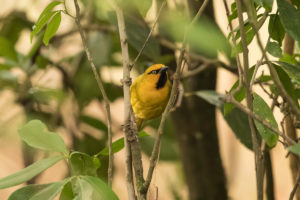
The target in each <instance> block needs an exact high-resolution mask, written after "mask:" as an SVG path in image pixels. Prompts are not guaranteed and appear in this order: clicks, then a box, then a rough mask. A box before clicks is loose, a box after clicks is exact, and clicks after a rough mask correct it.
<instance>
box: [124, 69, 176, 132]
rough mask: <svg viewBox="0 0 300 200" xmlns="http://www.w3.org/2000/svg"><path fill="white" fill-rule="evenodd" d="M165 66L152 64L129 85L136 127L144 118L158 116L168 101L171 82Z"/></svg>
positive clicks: (139, 125) (139, 126)
mask: <svg viewBox="0 0 300 200" xmlns="http://www.w3.org/2000/svg"><path fill="white" fill-rule="evenodd" d="M167 68H168V67H166V66H164V65H162V64H156V65H152V66H151V67H149V68H148V69H147V70H146V71H145V73H144V74H141V75H140V76H139V77H137V78H136V79H135V80H134V82H133V83H132V85H131V87H130V95H131V105H132V108H133V111H134V114H135V119H136V123H137V126H138V129H140V128H141V125H142V122H143V121H144V120H149V119H154V118H156V117H159V116H160V115H161V114H162V113H163V111H164V109H165V107H166V105H167V103H168V99H169V96H170V89H171V83H170V81H169V79H168V73H167Z"/></svg>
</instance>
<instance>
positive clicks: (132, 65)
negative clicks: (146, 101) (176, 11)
mask: <svg viewBox="0 0 300 200" xmlns="http://www.w3.org/2000/svg"><path fill="white" fill-rule="evenodd" d="M165 5H166V1H164V2H163V3H162V5H161V7H160V9H159V11H158V13H157V16H156V19H155V21H154V24H153V26H152V28H151V30H150V32H149V34H148V36H147V38H146V40H145V42H144V44H143V46H142V48H141V50H140V51H139V53H138V55H137V56H136V57H135V59H134V61H133V63H131V64H130V70H131V69H132V68H133V67H134V66H135V64H136V62H137V61H138V59H139V58H140V56H141V55H142V53H143V51H144V49H145V47H146V45H147V44H148V42H149V39H150V38H151V36H152V32H153V30H154V28H155V25H156V24H157V21H158V18H159V16H160V14H161V11H162V10H163V8H164V6H165Z"/></svg>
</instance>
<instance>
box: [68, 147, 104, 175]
mask: <svg viewBox="0 0 300 200" xmlns="http://www.w3.org/2000/svg"><path fill="white" fill-rule="evenodd" d="M95 159H98V158H94V157H92V156H89V155H88V154H86V153H82V152H76V151H75V152H72V153H71V155H70V159H69V160H70V168H71V171H72V174H73V175H76V176H79V175H88V176H97V169H98V168H99V167H100V162H99V160H98V162H95Z"/></svg>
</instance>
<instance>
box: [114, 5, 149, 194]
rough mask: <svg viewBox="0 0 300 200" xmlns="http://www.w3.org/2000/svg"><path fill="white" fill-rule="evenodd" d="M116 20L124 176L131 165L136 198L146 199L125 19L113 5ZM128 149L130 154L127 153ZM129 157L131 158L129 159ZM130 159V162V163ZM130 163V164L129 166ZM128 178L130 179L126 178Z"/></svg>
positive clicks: (129, 171) (128, 173) (128, 186)
mask: <svg viewBox="0 0 300 200" xmlns="http://www.w3.org/2000/svg"><path fill="white" fill-rule="evenodd" d="M114 7H115V10H116V14H117V20H118V27H119V34H120V41H121V50H122V58H123V80H122V82H123V93H124V123H125V124H124V127H125V138H126V148H127V150H126V153H127V160H126V163H127V165H126V166H127V169H126V173H127V175H126V177H132V166H131V165H133V169H134V172H135V177H136V187H137V193H138V199H141V200H142V199H146V195H145V194H142V193H141V189H142V186H143V184H144V177H143V163H142V155H141V149H140V145H139V142H138V137H137V128H136V126H135V125H133V123H132V121H131V118H132V117H131V116H132V113H131V103H130V85H131V78H130V60H129V53H128V43H127V35H126V29H125V19H124V14H123V10H122V8H120V7H119V6H118V5H114ZM129 151H130V153H131V156H130V155H129ZM130 157H131V159H130ZM130 161H131V163H130ZM129 165H130V166H129ZM127 180H130V179H127ZM132 184H133V183H132V182H127V189H128V190H130V191H128V194H129V195H131V196H129V198H130V199H133V196H132V194H134V191H132V189H133V187H132ZM134 198H135V197H134Z"/></svg>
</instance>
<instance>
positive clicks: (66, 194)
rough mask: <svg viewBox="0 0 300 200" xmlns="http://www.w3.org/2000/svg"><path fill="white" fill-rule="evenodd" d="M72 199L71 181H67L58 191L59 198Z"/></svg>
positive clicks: (61, 199) (60, 199)
mask: <svg viewBox="0 0 300 200" xmlns="http://www.w3.org/2000/svg"><path fill="white" fill-rule="evenodd" d="M73 199H74V193H73V188H72V183H71V182H68V183H67V184H65V186H64V188H63V190H62V191H61V193H60V197H59V200H73Z"/></svg>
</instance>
